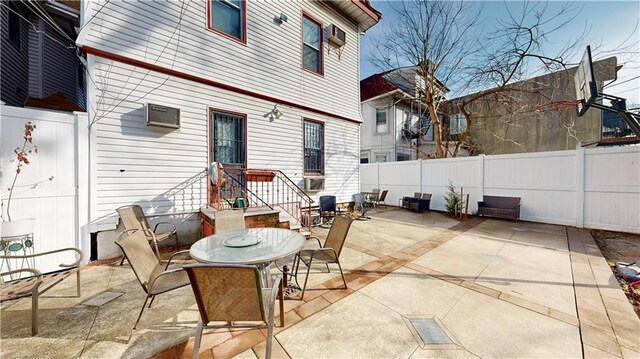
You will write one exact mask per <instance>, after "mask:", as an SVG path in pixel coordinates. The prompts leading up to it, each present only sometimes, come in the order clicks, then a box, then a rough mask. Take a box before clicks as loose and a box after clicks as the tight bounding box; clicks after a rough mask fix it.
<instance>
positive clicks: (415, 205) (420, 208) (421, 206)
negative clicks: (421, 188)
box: [409, 193, 431, 213]
mask: <svg viewBox="0 0 640 359" xmlns="http://www.w3.org/2000/svg"><path fill="white" fill-rule="evenodd" d="M430 206H431V193H423V194H422V196H420V198H418V200H417V201H411V203H409V209H411V210H412V211H416V212H419V213H422V212H429V211H430V209H429V207H430Z"/></svg>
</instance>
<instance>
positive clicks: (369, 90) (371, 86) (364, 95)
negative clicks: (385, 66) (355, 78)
mask: <svg viewBox="0 0 640 359" xmlns="http://www.w3.org/2000/svg"><path fill="white" fill-rule="evenodd" d="M391 71H393V70H391ZM391 71H385V72H381V73H379V74H375V75H371V76H369V77H367V78H366V79H364V80H362V81H360V101H366V100H368V99H371V98H374V97H378V96H380V95H383V94H385V93H387V92H392V91H395V90H398V87H397V86H396V85H395V84H393V83H392V82H391V81H389V80H387V79H386V78H385V77H384V76H385V75H386V74H388V73H389V72H391Z"/></svg>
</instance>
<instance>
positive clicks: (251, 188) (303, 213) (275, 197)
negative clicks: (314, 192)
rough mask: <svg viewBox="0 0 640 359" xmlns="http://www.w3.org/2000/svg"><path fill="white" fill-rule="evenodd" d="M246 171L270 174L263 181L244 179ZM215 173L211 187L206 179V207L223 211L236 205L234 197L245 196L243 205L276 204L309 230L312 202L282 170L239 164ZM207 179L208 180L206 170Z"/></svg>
mask: <svg viewBox="0 0 640 359" xmlns="http://www.w3.org/2000/svg"><path fill="white" fill-rule="evenodd" d="M250 171H256V172H262V173H266V174H272V176H273V177H272V178H268V179H265V180H264V181H260V180H257V181H252V180H247V178H246V176H250V175H251V174H250V173H249V172H250ZM207 172H208V171H207ZM217 172H218V179H217V181H216V185H215V186H214V185H212V184H211V183H210V181H208V182H209V183H208V186H207V188H208V191H207V193H208V196H207V197H208V198H209V205H210V206H212V207H214V208H215V209H217V210H225V209H228V208H233V206H234V205H237V204H238V202H237V201H236V199H237V198H239V197H241V198H246V200H247V201H249V203H248V204H246V203H245V204H244V205H246V207H262V206H265V207H268V208H270V209H274V206H278V207H280V208H281V209H282V210H283V211H284V212H286V213H287V214H289V215H290V216H292V217H293V218H295V219H296V220H297V221H298V222H299V223H300V224H302V225H304V226H306V227H307V228H309V230H310V229H311V225H310V223H311V204H312V203H313V202H314V201H313V199H312V198H311V197H310V196H309V195H308V194H306V193H305V192H304V191H303V190H302V189H301V188H300V187H298V186H297V185H296V184H295V183H294V182H293V181H292V180H291V179H290V178H289V176H287V175H286V174H285V173H284V172H282V171H280V170H273V169H256V168H251V169H248V168H240V167H233V168H222V167H219V170H218V171H217ZM254 174H255V173H254ZM207 179H209V174H208V173H207ZM238 191H239V192H240V193H238ZM231 200H233V201H234V203H231ZM225 202H226V205H225Z"/></svg>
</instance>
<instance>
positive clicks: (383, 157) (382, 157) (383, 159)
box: [376, 155, 387, 162]
mask: <svg viewBox="0 0 640 359" xmlns="http://www.w3.org/2000/svg"><path fill="white" fill-rule="evenodd" d="M376 162H387V155H376Z"/></svg>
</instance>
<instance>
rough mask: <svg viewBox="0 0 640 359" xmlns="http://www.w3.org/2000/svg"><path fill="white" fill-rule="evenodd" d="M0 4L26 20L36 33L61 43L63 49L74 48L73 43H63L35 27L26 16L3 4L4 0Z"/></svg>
mask: <svg viewBox="0 0 640 359" xmlns="http://www.w3.org/2000/svg"><path fill="white" fill-rule="evenodd" d="M0 6H2V7H5V8H7V9H8V10H9V11H11V12H12V13H14V14H16V15H18V16H19V17H20V18H21V19H22V20H24V21H26V22H27V23H28V24H29V25H31V27H33V30H34V31H35V32H36V33H37V34H43V35H44V36H46V37H48V38H49V39H51V40H52V41H54V42H56V43H58V44H59V45H61V46H62V47H64V48H65V49H75V48H76V46H75V45H65V44H64V43H62V42H60V41H59V40H58V39H56V38H54V37H52V36H51V35H49V34H47V33H46V32H45V31H42V30H38V27H36V25H35V24H34V23H32V22H31V21H29V20H28V19H27V18H26V17H24V16H22V15H21V14H20V13H19V12H17V11H15V10H13V9H12V8H10V7H9V6H8V5H5V4H4V2H0Z"/></svg>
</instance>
